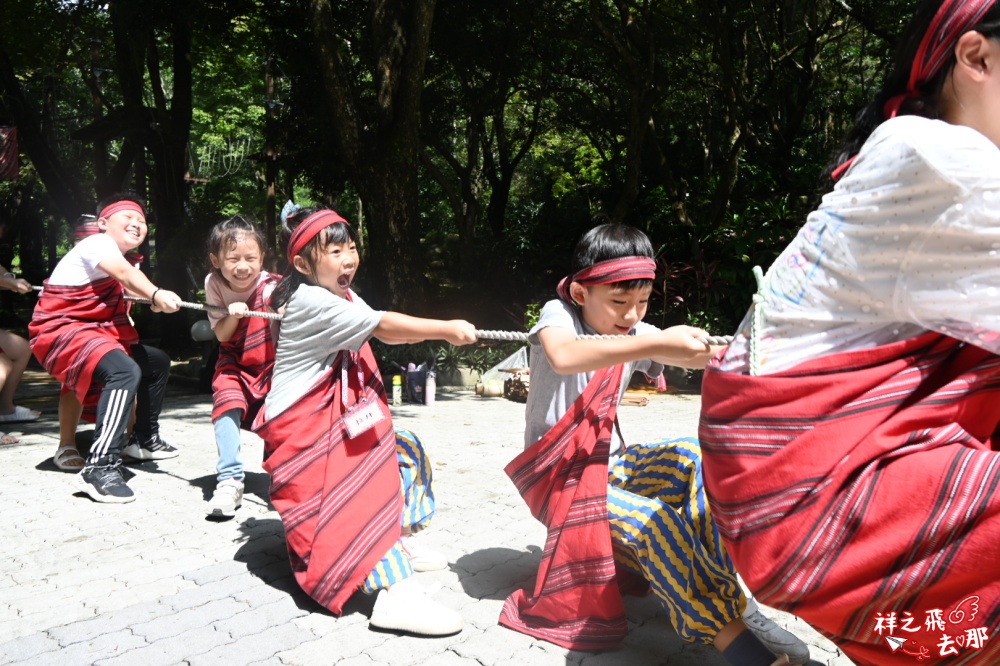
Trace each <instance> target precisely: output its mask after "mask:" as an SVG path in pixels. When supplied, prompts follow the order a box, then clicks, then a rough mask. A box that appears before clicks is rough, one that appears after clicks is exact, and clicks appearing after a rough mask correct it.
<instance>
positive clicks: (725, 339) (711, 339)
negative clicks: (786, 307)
mask: <svg viewBox="0 0 1000 666" xmlns="http://www.w3.org/2000/svg"><path fill="white" fill-rule="evenodd" d="M32 289H34V290H35V291H41V290H42V287H32ZM125 300H126V301H132V302H133V303H146V304H150V302H151V301H150V300H149V299H148V298H141V297H139V296H128V295H126V296H125ZM180 306H181V307H182V308H188V309H190V310H203V311H204V310H212V311H213V312H223V313H226V314H228V313H229V309H228V308H225V307H222V306H221V305H207V304H205V303H189V302H187V301H181V303H180ZM243 314H244V316H247V317H262V318H264V319H272V320H274V321H281V315H280V314H278V313H277V312H260V311H258V310H249V311H247V312H245V313H243ZM620 337H623V336H620V335H578V336H577V338H578V339H580V340H614V339H615V338H620ZM476 338H478V339H480V340H505V341H510V342H527V341H528V334H527V333H522V332H520V331H485V330H483V331H481V330H478V329H477V330H476ZM703 340H704V342H705V344H709V345H728V344H729V343H730V342H732V340H733V336H731V335H723V336H718V335H710V336H708V337H707V338H703Z"/></svg>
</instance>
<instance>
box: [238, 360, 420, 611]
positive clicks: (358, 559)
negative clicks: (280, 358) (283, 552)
mask: <svg viewBox="0 0 1000 666" xmlns="http://www.w3.org/2000/svg"><path fill="white" fill-rule="evenodd" d="M345 357H346V360H347V366H348V367H347V368H346V370H347V376H348V378H349V379H348V384H350V386H349V388H348V389H347V396H348V401H347V402H348V406H351V405H353V404H354V403H355V402H356V401H357V400H358V397H359V394H360V391H359V387H358V386H355V384H357V383H358V371H357V368H358V364H359V363H360V367H361V370H362V373H363V376H364V379H365V386H364V395H365V396H366V397H367V399H368V400H369V401H372V400H374V401H381V403H382V406H383V408H384V411H385V414H386V418H385V419H383V420H382V421H381V422H380V423H378V424H377V425H375V426H374V427H372V428H370V429H369V430H367V431H366V432H364V433H362V434H361V435H359V436H358V437H356V438H354V439H349V438H348V437H347V433H346V431H345V429H344V424H343V419H342V418H341V417H342V415H343V413H344V409H343V407H342V402H341V385H342V382H341V362H342V361H343V359H344V358H345ZM265 411H266V410H265V409H263V408H262V409H261V410H260V413H259V414H258V415H257V420H256V422H255V423H254V431H255V432H257V433H258V434H259V435H260V436H261V437H262V438H263V439H264V444H265V446H264V455H265V458H266V459H265V461H264V469H265V471H267V472H268V473H269V474H270V475H271V503H272V504H273V505H274V508H275V509H277V511H278V513H279V514H280V515H281V521H282V523H284V527H285V541H286V545H287V547H288V558H289V560H290V561H291V566H292V571H293V572H294V573H295V579H296V580H297V581H298V583H299V585H300V586H301V587H302V589H303V590H305V591H306V593H308V594H309V596H311V597H312V598H313V599H315V600H316V601H317V602H319V603H320V604H322V605H323V606H325V607H326V608H328V609H330V611H331V612H333V613H335V614H338V615H339V614H340V612H341V610H342V609H343V607H344V603H345V602H346V601H347V599H348V598H349V597H350V596H351V595H352V594H353V593H354V592H355V590H357V588H358V586H360V585H361V583H363V582H364V580H365V578H366V577H367V576H368V574H369V573H370V572H371V571H372V569H373V568H375V565H376V564H378V563H379V561H380V560H381V559H382V557H383V556H384V555H385V554H386V553H387V552H388V551H389V549H390V548H392V547H393V545H395V543H396V541H397V540H398V539H399V537H400V520H401V516H402V512H403V496H402V485H401V481H400V476H399V466H398V464H397V462H396V445H395V434H394V432H393V428H392V419H391V418H389V416H388V414H389V409H388V402H387V401H386V396H385V388H384V387H383V385H382V377H381V376H380V375H379V372H378V368H377V366H376V364H375V357H374V356H373V354H372V351H371V347H370V346H369V345H368V344H367V343H366V344H365V345H364V347H362V349H361V352H360V354H352V353H349V352H345V351H342V352H340V357H338V361H337V362H335V363H334V364H333V367H332V368H331V369H330V371H329V372H328V373H327V374H325V375H324V376H323V377H322V378H321V379H320V380H319V381H318V382H316V384H315V385H314V386H313V387H312V388H310V389H309V391H308V392H307V393H306V394H305V395H304V396H303V397H302V398H301V399H300V400H299V401H298V402H297V403H295V404H294V405H293V406H292V407H290V408H288V409H287V410H285V411H284V412H282V413H281V414H279V415H278V416H277V417H276V418H274V419H271V420H268V419H267V416H266V414H265Z"/></svg>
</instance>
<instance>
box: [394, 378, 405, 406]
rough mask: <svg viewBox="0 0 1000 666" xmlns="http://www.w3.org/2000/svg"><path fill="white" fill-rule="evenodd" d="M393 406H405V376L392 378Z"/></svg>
mask: <svg viewBox="0 0 1000 666" xmlns="http://www.w3.org/2000/svg"><path fill="white" fill-rule="evenodd" d="M392 404H394V405H402V404H403V375H393V376H392Z"/></svg>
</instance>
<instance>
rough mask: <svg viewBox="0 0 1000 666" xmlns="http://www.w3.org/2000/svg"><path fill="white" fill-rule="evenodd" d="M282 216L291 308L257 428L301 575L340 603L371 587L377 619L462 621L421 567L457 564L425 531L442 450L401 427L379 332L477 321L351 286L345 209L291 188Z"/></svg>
mask: <svg viewBox="0 0 1000 666" xmlns="http://www.w3.org/2000/svg"><path fill="white" fill-rule="evenodd" d="M281 217H282V223H283V224H284V233H285V235H286V237H288V261H289V264H290V266H289V270H288V272H287V273H286V274H285V276H284V277H283V278H282V280H281V282H280V283H279V284H278V286H277V287H275V289H274V293H273V294H272V296H271V301H270V303H271V307H272V308H274V309H275V310H278V309H281V308H283V309H284V317H283V318H282V320H281V328H280V330H279V334H278V344H277V350H276V352H275V360H274V372H273V376H272V381H271V390H270V391H269V392H268V394H267V398H266V400H265V403H264V407H263V409H261V410H260V412H258V414H257V419H256V422H255V423H254V430H255V431H256V432H257V433H258V434H259V435H260V436H261V438H263V440H264V455H265V461H264V469H265V470H266V471H267V472H268V473H269V474H270V475H271V503H272V504H274V508H275V509H277V510H278V513H279V514H281V520H282V522H283V523H284V526H285V541H286V544H287V546H288V557H289V560H290V561H291V565H292V571H294V572H295V579H296V581H298V583H299V585H300V586H302V589H303V590H305V591H306V592H307V593H308V594H309V595H310V596H311V597H312V598H313V599H315V600H316V601H317V602H319V603H320V604H322V605H323V606H324V607H326V608H328V609H329V610H330V611H331V612H333V613H335V614H338V615H339V614H340V612H341V611H342V609H343V606H344V602H346V601H347V599H348V598H350V596H351V595H352V594H354V593H355V592H357V591H359V590H360V591H362V592H365V593H377V594H378V597H377V598H376V600H375V606H374V608H373V611H372V615H371V625H372V626H373V627H376V628H379V629H386V630H394V631H405V632H409V633H414V634H418V635H422V636H443V635H448V634H454V633H456V632H458V631H461V629H462V626H463V624H464V623H463V620H462V617H461V615H459V614H458V613H456V612H455V611H453V610H451V609H450V608H447V607H445V606H443V605H442V604H439V603H437V602H436V601H434V600H433V599H431V598H430V597H429V596H428V595H427V594H425V593H424V592H422V591H421V588H420V586H419V584H417V583H416V582H415V581H414V580H413V572H414V571H429V570H433V569H443V568H444V567H445V566H447V560H444V558H443V557H441V556H439V555H436V554H434V555H433V556H432V555H431V554H429V553H428V551H427V550H426V549H425V548H420V547H419V546H418V542H417V541H415V540H414V537H413V536H412V535H413V534H415V533H416V532H418V531H420V530H421V529H423V528H424V527H425V526H426V525H427V522H428V521H429V520H430V519H431V517H432V515H433V512H434V500H433V494H432V493H431V469H430V464H429V462H428V460H427V458H426V456H425V455H424V453H423V450H422V446H421V444H420V442H419V440H418V439H417V438H416V437H415V436H414V435H412V433H408V432H405V431H395V430H394V428H393V425H392V418H391V416H390V414H389V408H388V404H387V400H386V395H385V388H384V386H383V383H382V377H381V375H380V374H379V371H378V367H377V365H376V364H375V358H374V356H373V355H372V350H371V346H370V345H369V344H368V339H369V338H371V337H373V336H375V337H378V338H379V339H380V340H382V341H383V342H389V343H402V342H417V341H421V340H432V339H434V340H447V341H449V342H451V343H453V344H467V343H470V342H474V341H475V339H476V337H475V327H473V326H472V324H470V323H469V322H466V321H461V320H452V321H441V320H437V319H422V318H418V317H409V316H407V315H404V314H400V313H398V312H379V311H376V310H373V309H372V308H371V307H369V306H368V305H367V304H366V303H365V302H364V301H363V300H361V298H360V297H359V296H358V295H357V294H356V293H355V292H354V291H353V289H351V284H352V283H353V281H354V277H355V275H356V273H357V270H358V266H359V262H360V258H359V256H358V249H357V234H356V232H355V231H354V229H353V228H351V226H350V225H349V224H347V222H346V221H345V220H344V219H343V218H342V217H341V216H340V215H338V214H337V213H335V212H334V211H332V210H324V209H320V210H316V209H311V208H298V207H297V206H295V205H294V204H291V203H290V202H289V204H288V205H286V206H285V209H284V210H283V211H282V216H281Z"/></svg>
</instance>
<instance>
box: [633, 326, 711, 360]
mask: <svg viewBox="0 0 1000 666" xmlns="http://www.w3.org/2000/svg"><path fill="white" fill-rule="evenodd" d="M653 335H656V336H659V337H661V338H662V345H663V346H662V347H661V351H660V352H659V353H657V354H654V355H653V356H650V357H649V358H651V359H652V360H654V361H656V362H657V363H662V364H663V365H674V366H677V367H679V368H689V369H691V370H700V369H701V368H704V367H705V365H706V364H707V363H708V362H709V361H710V360H711V359H712V357H713V356H715V354H716V352H718V351H719V350H720V349H722V347H721V346H719V345H709V344H708V343H706V342H705V340H706V339H707V338H708V333H706V332H705V331H703V330H701V329H700V328H695V327H693V326H672V327H671V328H667V329H664V330H662V331H660V332H659V333H654V334H653Z"/></svg>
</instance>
